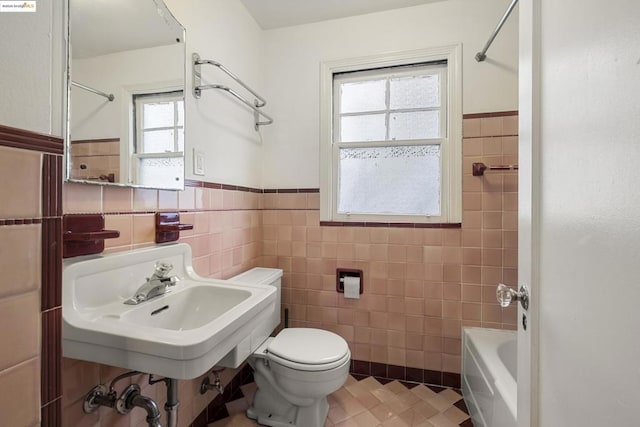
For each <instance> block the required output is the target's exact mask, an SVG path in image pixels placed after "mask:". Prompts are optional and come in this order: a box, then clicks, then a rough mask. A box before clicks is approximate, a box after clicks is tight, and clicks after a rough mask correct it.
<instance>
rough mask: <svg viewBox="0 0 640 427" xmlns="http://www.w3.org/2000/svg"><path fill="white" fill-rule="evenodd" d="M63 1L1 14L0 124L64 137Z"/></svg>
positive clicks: (43, 0)
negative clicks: (29, 11)
mask: <svg viewBox="0 0 640 427" xmlns="http://www.w3.org/2000/svg"><path fill="white" fill-rule="evenodd" d="M62 10H63V6H62V1H61V0H38V3H37V7H36V12H34V13H0V76H1V78H0V94H2V102H0V124H3V125H5V126H12V127H16V128H21V129H28V130H32V131H35V132H41V133H47V134H51V133H52V134H55V135H59V136H61V135H62V127H61V111H62V105H61V99H62V87H63V83H62V82H63V80H64V79H63V76H62V72H63V66H64V62H63V61H62V59H63V56H62V53H63V50H62V46H63V43H62V30H61V28H62V21H61V20H62Z"/></svg>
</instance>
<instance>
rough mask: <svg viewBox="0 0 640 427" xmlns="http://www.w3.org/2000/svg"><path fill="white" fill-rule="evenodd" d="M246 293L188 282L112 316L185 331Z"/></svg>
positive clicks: (235, 304) (230, 306)
mask: <svg viewBox="0 0 640 427" xmlns="http://www.w3.org/2000/svg"><path fill="white" fill-rule="evenodd" d="M250 296H251V292H249V291H246V290H243V289H229V288H223V287H220V286H202V285H197V284H192V285H191V286H189V287H187V288H185V289H184V290H183V291H182V292H177V293H173V292H170V293H168V294H166V295H165V296H164V297H159V298H157V300H151V301H147V303H146V304H144V303H143V304H142V305H140V306H138V307H136V308H135V309H133V310H128V311H127V312H125V313H124V314H123V315H121V316H117V315H115V316H114V317H115V318H119V319H120V320H122V321H123V322H129V323H131V324H132V325H131V327H136V326H148V327H152V328H160V329H171V330H174V331H186V330H189V329H196V328H200V327H202V326H205V325H206V324H207V323H209V322H212V321H213V320H215V319H216V318H217V317H220V316H221V315H222V314H224V313H226V312H227V311H229V310H231V309H232V308H233V307H235V306H237V305H238V304H240V303H241V302H242V301H244V300H245V299H247V298H249V297H250ZM109 316H112V315H106V316H105V317H109Z"/></svg>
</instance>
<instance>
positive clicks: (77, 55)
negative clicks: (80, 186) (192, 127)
mask: <svg viewBox="0 0 640 427" xmlns="http://www.w3.org/2000/svg"><path fill="white" fill-rule="evenodd" d="M68 31H69V33H68V41H69V44H68V52H69V55H68V63H67V67H68V68H67V71H68V72H67V120H66V127H67V130H66V135H67V137H66V150H65V151H66V179H67V180H68V181H72V182H83V183H92V184H103V185H119V186H132V187H145V188H159V189H173V190H180V189H183V188H184V134H185V132H184V131H185V129H184V123H185V112H184V93H185V75H184V74H185V60H186V56H185V42H184V37H185V31H184V28H183V27H182V25H180V23H179V22H178V21H177V20H176V19H175V18H174V16H173V15H172V14H171V12H170V11H169V9H168V8H167V7H166V5H165V4H164V3H163V2H162V0H135V1H131V0H109V1H100V2H95V1H91V0H69V28H68Z"/></svg>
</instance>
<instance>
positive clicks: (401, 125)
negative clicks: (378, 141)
mask: <svg viewBox="0 0 640 427" xmlns="http://www.w3.org/2000/svg"><path fill="white" fill-rule="evenodd" d="M439 137H440V112H439V111H415V112H411V113H391V114H389V138H390V139H391V140H392V141H394V140H404V139H424V138H439Z"/></svg>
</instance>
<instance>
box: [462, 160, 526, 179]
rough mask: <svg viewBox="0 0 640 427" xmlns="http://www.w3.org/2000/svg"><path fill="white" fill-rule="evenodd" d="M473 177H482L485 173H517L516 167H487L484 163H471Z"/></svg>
mask: <svg viewBox="0 0 640 427" xmlns="http://www.w3.org/2000/svg"><path fill="white" fill-rule="evenodd" d="M471 166H472V173H473V176H483V175H484V173H485V172H486V171H517V170H518V165H495V166H487V165H485V164H484V163H473V164H472V165H471Z"/></svg>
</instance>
